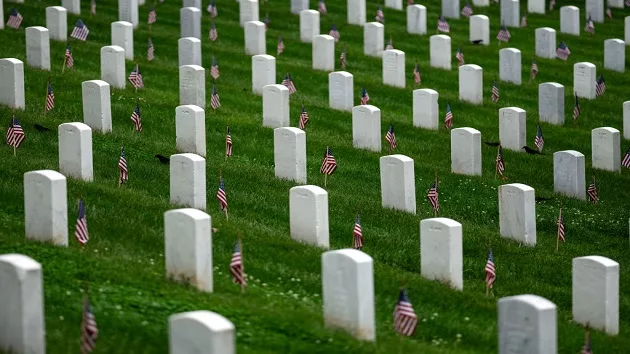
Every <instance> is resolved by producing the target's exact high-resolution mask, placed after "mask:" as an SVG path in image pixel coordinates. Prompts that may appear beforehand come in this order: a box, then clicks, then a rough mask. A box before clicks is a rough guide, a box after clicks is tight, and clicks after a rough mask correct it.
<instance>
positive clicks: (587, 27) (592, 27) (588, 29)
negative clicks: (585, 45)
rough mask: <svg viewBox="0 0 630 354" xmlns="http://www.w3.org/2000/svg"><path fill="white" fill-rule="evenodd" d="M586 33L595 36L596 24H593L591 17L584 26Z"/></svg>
mask: <svg viewBox="0 0 630 354" xmlns="http://www.w3.org/2000/svg"><path fill="white" fill-rule="evenodd" d="M584 31H586V32H589V33H592V34H595V23H593V20H592V19H591V16H589V17H588V20H586V24H585V25H584Z"/></svg>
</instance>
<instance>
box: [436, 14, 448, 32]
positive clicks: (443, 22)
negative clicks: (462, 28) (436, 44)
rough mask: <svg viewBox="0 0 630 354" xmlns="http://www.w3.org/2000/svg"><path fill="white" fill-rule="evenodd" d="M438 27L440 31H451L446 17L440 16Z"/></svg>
mask: <svg viewBox="0 0 630 354" xmlns="http://www.w3.org/2000/svg"><path fill="white" fill-rule="evenodd" d="M437 29H438V31H440V32H444V33H449V32H450V30H451V29H450V27H449V25H448V22H446V20H444V17H440V18H439V19H438V25H437Z"/></svg>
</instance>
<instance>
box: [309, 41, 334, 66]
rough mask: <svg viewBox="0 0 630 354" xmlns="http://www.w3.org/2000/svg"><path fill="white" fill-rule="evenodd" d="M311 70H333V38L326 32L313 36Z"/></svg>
mask: <svg viewBox="0 0 630 354" xmlns="http://www.w3.org/2000/svg"><path fill="white" fill-rule="evenodd" d="M312 47H313V70H322V71H333V70H335V39H334V38H333V37H331V36H329V35H327V34H320V35H317V36H315V37H313V45H312Z"/></svg>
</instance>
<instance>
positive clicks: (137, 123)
mask: <svg viewBox="0 0 630 354" xmlns="http://www.w3.org/2000/svg"><path fill="white" fill-rule="evenodd" d="M131 121H132V122H133V125H134V127H135V128H136V131H137V132H139V133H141V132H142V118H141V117H140V106H138V104H137V103H136V108H134V110H133V112H132V113H131Z"/></svg>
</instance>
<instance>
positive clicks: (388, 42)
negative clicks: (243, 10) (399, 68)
mask: <svg viewBox="0 0 630 354" xmlns="http://www.w3.org/2000/svg"><path fill="white" fill-rule="evenodd" d="M390 49H394V44H393V43H392V37H389V41H387V45H386V46H385V50H390Z"/></svg>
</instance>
